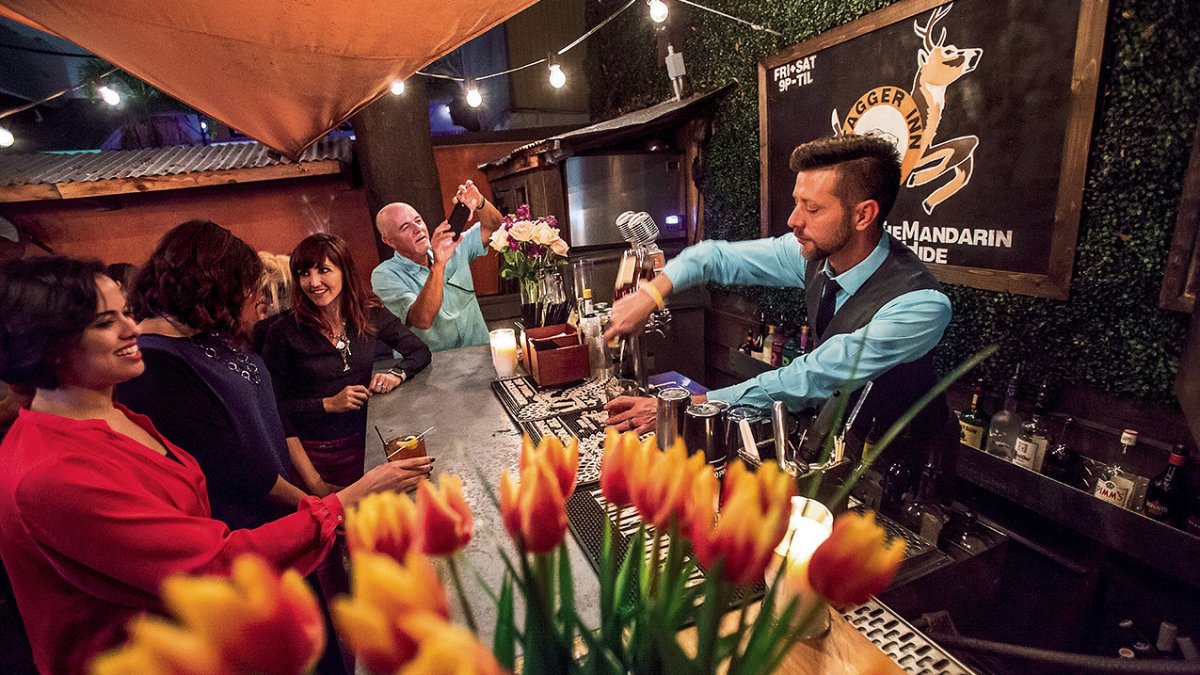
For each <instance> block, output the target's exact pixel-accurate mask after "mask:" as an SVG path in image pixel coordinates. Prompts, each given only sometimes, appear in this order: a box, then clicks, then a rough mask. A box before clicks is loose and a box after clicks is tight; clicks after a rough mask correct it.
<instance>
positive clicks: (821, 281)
mask: <svg viewBox="0 0 1200 675" xmlns="http://www.w3.org/2000/svg"><path fill="white" fill-rule="evenodd" d="M884 236H885V237H887V238H888V244H889V251H888V256H887V258H885V259H884V261H883V264H882V265H880V266H879V269H878V270H876V271H875V273H874V274H872V275H871V276H870V277H869V278H868V279H867V281H866V283H864V284H863V285H862V287H861V288H859V289H858V292H856V293H855V294H854V295H852V296H850V299H849V300H847V301H846V302H845V304H843V305H842V306H841V307H840V308H838V311H837V313H836V314H834V315H833V319H831V320H830V321H829V325H828V326H826V327H825V334H824V335H817V332H816V320H817V319H816V314H817V307H819V306H820V304H821V292H822V290H823V289H824V287H825V281H826V280H827V279H828V278H829V277H827V276H825V275H824V274H822V273H821V270H822V269H823V268H824V267H825V265H824V264H823V263H824V261H816V260H814V261H811V262H810V263H809V265H808V269H807V270H806V272H805V275H804V284H805V297H804V300H805V304H806V305H807V307H808V322H809V331H810V332H811V334H812V335H813V336H814V337H815V338H816V342H815V344H817V345H820V344H821V343H822V342H824V341H825V340H827V339H829V338H830V337H831V336H833V335H840V334H843V333H852V332H854V331H856V330H858V329H859V328H862V327H863V326H865V325H867V323H869V322H870V321H871V319H872V318H873V317H874V316H875V313H876V312H878V311H879V310H880V309H881V308H882V307H883V306H884V305H886V304H887V303H888V302H890V301H892V300H893V299H895V298H896V297H898V296H900V295H903V294H905V293H909V292H911V291H919V290H927V289H932V290H937V291H940V290H942V286H941V284H939V283H938V281H937V279H935V278H934V277H933V275H932V274H931V273H930V272H929V269H928V268H926V267H925V264H924V263H922V262H921V261H920V260H919V259H918V258H917V256H916V254H915V253H913V252H912V251H911V250H909V248H908V247H907V246H905V245H904V244H902V243H900V242H899V241H897V240H896V239H895V238H894V237H892V235H890V234H887V233H884ZM937 381H938V376H937V372H936V371H935V370H934V367H933V352H932V351H930V352H928V353H926V354H924V355H922V356H921V357H920V358H918V359H916V360H915V361H910V362H908V363H901V364H899V365H897V366H894V367H893V368H892V369H891V370H889V371H887V372H886V373H884V374H882V375H880V376H879V377H877V378H875V384H874V386H872V388H871V395H870V396H868V397H867V400H866V402H865V403H864V404H863V408H862V410H861V411H860V412H859V414H858V418H857V420H856V421H855V423H854V426H855V429H854V431H855V432H856V433H858V434H859V435H860V436H861V435H865V434H866V432H867V430H868V428H869V427H870V425H871V420H872V419H877V420H878V424H879V429H880V431H883V430H886V429H887V428H888V427H889V426H891V425H892V423H893V422H895V421H896V419H897V418H899V417H900V416H901V415H903V414H904V412H905V411H906V410H908V408H909V406H911V405H912V404H913V403H914V402H915V401H916V400H917V399H919V398H920V397H921V396H922V395H923V394H924V393H925V392H927V391H929V390H930V389H932V388H933V386H934V385H935V384H937ZM857 398H858V392H857V391H856V392H854V393H853V394H852V395H851V398H850V406H853V405H854V402H855V401H856V400H857ZM948 414H949V408H948V407H947V406H946V399H945V397H944V396H939V397H938V398H936V399H935V400H933V401H932V402H930V404H929V405H927V406H925V409H924V410H923V411H922V412H921V414H919V415H918V416H917V418H916V419H915V420H913V422H912V425H911V428H910V430H911V433H912V438H914V439H926V438H930V437H932V436H933V435H934V434H935V433H937V431H938V430H940V429H941V427H942V425H943V424H945V422H946V418H947V415H948Z"/></svg>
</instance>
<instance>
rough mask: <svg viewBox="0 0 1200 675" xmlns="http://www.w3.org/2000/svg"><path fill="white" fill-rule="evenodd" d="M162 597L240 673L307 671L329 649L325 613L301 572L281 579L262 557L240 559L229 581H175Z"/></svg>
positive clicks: (167, 585) (165, 585)
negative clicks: (326, 639) (325, 648)
mask: <svg viewBox="0 0 1200 675" xmlns="http://www.w3.org/2000/svg"><path fill="white" fill-rule="evenodd" d="M162 598H163V602H164V603H165V604H166V606H167V608H168V609H170V610H171V613H172V614H174V615H175V616H176V617H178V618H179V620H180V622H181V623H182V625H183V627H184V628H185V629H187V630H189V631H191V632H193V633H195V634H196V635H197V636H199V637H200V638H202V639H204V640H206V641H207V642H209V643H210V644H212V645H214V647H215V648H216V649H217V650H218V651H219V653H220V654H221V656H222V658H223V659H224V660H225V662H226V663H227V664H229V665H230V666H231V667H232V668H233V669H234V670H238V671H250V672H257V673H264V674H266V675H272V674H279V675H293V674H295V673H302V672H306V671H308V670H309V669H310V668H311V667H312V666H313V664H315V663H316V661H317V659H318V658H319V657H320V655H321V651H322V650H323V649H324V647H325V625H324V623H323V622H322V619H321V612H320V609H319V607H318V605H317V600H316V598H315V597H313V594H312V591H311V590H309V588H308V585H307V584H306V583H305V582H304V579H303V578H302V577H301V576H300V574H299V573H297V572H296V571H295V570H288V571H286V572H284V573H283V574H282V575H278V574H276V573H275V572H274V570H272V569H271V568H270V566H269V565H268V564H267V563H266V562H265V561H264V560H262V559H261V558H258V557H256V556H252V555H243V556H241V557H239V558H238V559H237V560H235V561H234V563H233V569H232V574H231V576H230V578H229V579H222V578H217V577H211V576H201V577H185V576H178V577H171V578H169V579H167V580H166V581H165V582H164V583H163V590H162Z"/></svg>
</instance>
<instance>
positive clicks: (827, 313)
mask: <svg viewBox="0 0 1200 675" xmlns="http://www.w3.org/2000/svg"><path fill="white" fill-rule="evenodd" d="M841 288H842V287H841V286H839V285H838V282H836V281H834V280H833V279H829V278H826V279H825V287H824V288H822V289H821V304H820V305H818V306H817V324H816V329H817V339H818V340H820V339H823V338H824V337H825V329H826V328H828V327H829V322H830V321H832V320H833V313H834V310H835V309H836V308H837V294H838V291H839V290H841Z"/></svg>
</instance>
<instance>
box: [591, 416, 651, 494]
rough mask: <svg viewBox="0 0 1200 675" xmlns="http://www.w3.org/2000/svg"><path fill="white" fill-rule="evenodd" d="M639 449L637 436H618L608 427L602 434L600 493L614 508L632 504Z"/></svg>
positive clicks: (628, 434) (629, 434)
mask: <svg viewBox="0 0 1200 675" xmlns="http://www.w3.org/2000/svg"><path fill="white" fill-rule="evenodd" d="M640 449H641V441H639V440H638V437H637V434H635V433H634V432H632V431H627V432H625V433H623V434H618V433H617V432H616V430H615V429H613V428H612V427H608V430H607V431H605V433H604V457H603V458H602V459H601V460H600V492H601V493H602V494H603V495H604V499H605V500H607V501H608V503H609V504H612V505H614V506H628V505H629V504H632V503H633V485H632V483H633V480H634V475H633V472H634V461H635V460H636V458H637V455H638V452H639V451H640Z"/></svg>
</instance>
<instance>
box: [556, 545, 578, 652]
mask: <svg viewBox="0 0 1200 675" xmlns="http://www.w3.org/2000/svg"><path fill="white" fill-rule="evenodd" d="M558 598H559V606H558V625H559V626H560V627H561V630H562V635H563V637H564V639H566V640H567V641H569V642H573V641H574V637H573V633H574V626H575V622H574V617H575V580H574V579H573V578H572V577H571V556H570V555H569V554H568V553H567V542H566V540H565V539H564V540H563V542H562V543H561V544H559V545H558Z"/></svg>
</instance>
